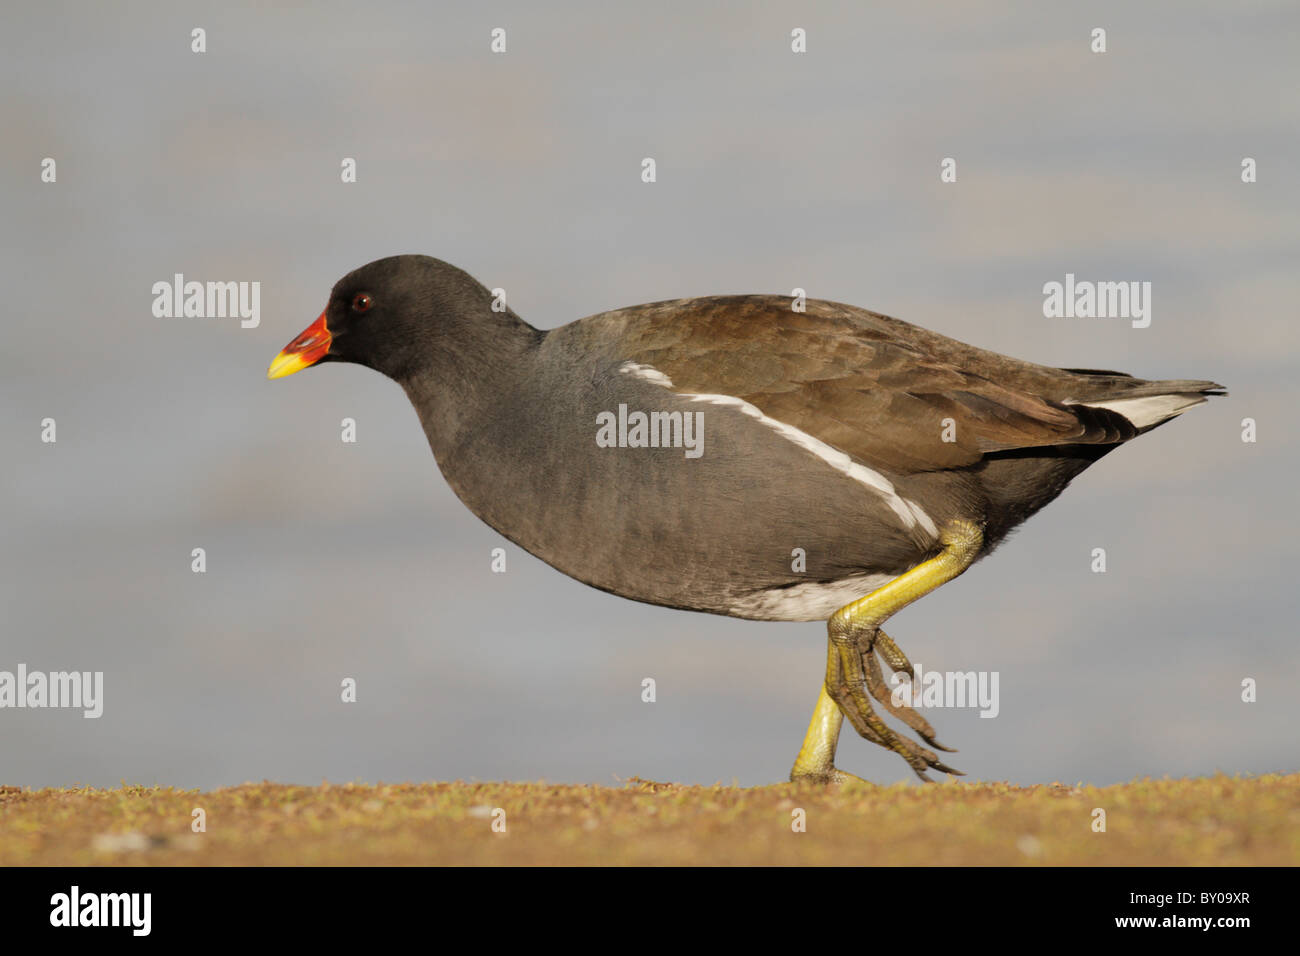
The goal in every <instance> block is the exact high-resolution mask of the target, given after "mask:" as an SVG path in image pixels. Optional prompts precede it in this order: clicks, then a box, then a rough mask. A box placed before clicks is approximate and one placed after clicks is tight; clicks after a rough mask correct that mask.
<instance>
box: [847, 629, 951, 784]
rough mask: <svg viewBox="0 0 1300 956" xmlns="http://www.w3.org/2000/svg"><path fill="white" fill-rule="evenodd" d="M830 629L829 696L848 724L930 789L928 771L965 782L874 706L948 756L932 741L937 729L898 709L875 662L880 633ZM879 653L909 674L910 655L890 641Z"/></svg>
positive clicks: (901, 707) (909, 710)
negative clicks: (876, 703)
mask: <svg viewBox="0 0 1300 956" xmlns="http://www.w3.org/2000/svg"><path fill="white" fill-rule="evenodd" d="M832 621H833V626H832V628H831V634H832V637H831V646H830V654H829V657H828V662H827V673H826V690H827V692H828V693H829V694H830V696H831V698H832V699H833V700H834V701H835V703H836V704H838V705H839V708H840V710H841V711H843V713H844V716H845V717H847V718H848V719H849V723H851V724H852V725H853V729H854V730H856V731H857V732H858V734H859V736H861V737H863V738H864V739H866V740H869V741H871V742H872V743H873V744H877V745H878V746H881V747H884V748H885V749H887V750H892V751H894V752H895V753H897V754H898V755H899V756H901V757H902V758H903V759H904V760H906V761H907V765H908V766H909V767H911V768H912V771H913V772H914V773H915V774H916V775H917V776H918V777H920V778H921V779H922V780H924V781H926V782H927V783H932V782H933V781H932V780H931V778H930V777H928V776H927V775H926V773H927V771H930V770H938V771H940V772H941V773H947V774H952V775H954V776H962V772H961V771H960V770H957V769H956V768H954V767H950V766H948V765H947V764H945V763H943V762H942V761H941V760H940V759H939V756H938V754H936V753H935V752H934V751H933V750H929V749H927V748H925V747H922V746H920V745H919V744H916V743H914V742H913V741H911V740H909V739H907V738H906V737H901V736H899V735H898V734H896V733H895V732H894V731H893V729H892V728H891V727H889V725H888V724H886V723H885V722H884V720H882V719H881V718H880V715H879V714H877V713H876V711H875V708H874V707H873V706H872V704H871V698H872V697H875V698H876V700H877V701H879V702H880V705H881V707H883V708H884V709H885V711H887V712H888V713H890V714H892V715H893V716H895V717H897V718H898V719H899V720H901V721H903V723H905V724H907V725H908V726H909V727H911V728H912V729H913V730H914V731H916V733H917V735H918V736H920V737H921V739H923V740H924V741H925V742H926V743H928V744H930V745H931V746H933V747H937V748H939V749H940V750H948V749H949V748H947V747H944V746H943V745H942V744H940V743H939V742H938V741H937V740H935V737H934V728H933V727H931V726H930V723H929V721H927V720H926V719H925V718H924V717H922V716H921V715H920V714H918V713H916V711H914V710H913V709H912V708H911V707H909V706H906V705H899V704H895V703H894V702H893V700H892V698H891V694H890V688H889V686H888V685H887V684H886V683H885V681H884V678H883V676H882V674H881V670H880V664H879V663H878V662H877V660H876V658H875V654H876V652H877V643H878V640H877V639H878V637H879V636H881V635H880V630H879V628H877V627H862V626H855V627H852V628H844V627H836V626H834V619H832ZM885 642H886V643H884V645H883V646H882V647H881V648H880V654H881V657H882V658H884V660H885V662H886V663H887V664H890V666H891V667H894V665H895V663H896V664H897V665H898V667H897V669H898V670H901V671H903V672H907V671H908V670H910V669H911V663H910V662H908V660H907V657H906V655H904V654H903V652H902V651H901V650H899V648H898V645H897V644H895V643H894V642H893V641H892V640H890V639H889V638H888V637H885Z"/></svg>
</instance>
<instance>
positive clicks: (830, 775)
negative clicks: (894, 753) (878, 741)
mask: <svg viewBox="0 0 1300 956" xmlns="http://www.w3.org/2000/svg"><path fill="white" fill-rule="evenodd" d="M843 723H844V712H843V711H842V710H840V705H839V704H837V703H835V701H834V700H833V699H832V698H831V695H830V694H828V693H826V685H825V684H822V692H821V694H820V695H819V696H818V698H817V706H816V707H815V708H813V715H812V720H811V721H809V723H808V733H807V734H805V735H804V738H803V746H802V747H800V748H799V756H798V757H796V758H795V761H794V769H793V770H791V771H790V779H791V780H812V781H816V782H818V783H844V782H845V781H846V780H858V779H860V778H858V777H854V776H853V775H852V774H847V773H845V772H844V771H842V770H836V769H835V748H836V746H837V745H838V744H839V742H840V727H841V726H842V725H843Z"/></svg>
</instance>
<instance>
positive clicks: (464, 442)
mask: <svg viewBox="0 0 1300 956" xmlns="http://www.w3.org/2000/svg"><path fill="white" fill-rule="evenodd" d="M545 336H546V333H545V332H542V331H540V330H538V329H535V328H533V327H532V326H531V325H529V324H528V323H527V322H525V321H524V320H523V319H521V318H519V316H517V315H515V313H514V312H511V311H506V312H499V313H492V314H491V316H490V318H488V317H483V318H481V319H479V320H477V321H474V322H473V323H468V324H466V325H464V326H462V327H461V330H460V331H459V333H458V334H457V335H456V336H455V337H453V338H451V339H449V340H448V341H446V342H444V343H442V344H441V345H440V347H438V348H436V349H435V350H434V351H435V354H434V355H433V361H432V362H430V363H429V364H428V365H427V366H423V367H421V368H420V369H418V370H416V371H414V372H412V373H411V374H410V375H405V376H402V377H400V378H398V379H397V381H398V384H400V385H401V386H402V388H403V390H404V391H405V392H406V395H407V397H408V398H409V399H410V401H411V404H412V405H414V406H415V410H416V412H417V413H418V414H419V416H420V424H421V425H423V426H424V433H425V435H426V436H427V437H428V439H429V446H430V448H431V449H432V450H433V454H434V457H435V458H436V459H437V460H438V465H439V467H441V468H442V470H443V473H444V474H447V475H448V477H450V474H451V472H452V471H453V470H454V461H455V459H456V457H457V456H458V455H459V454H461V453H462V450H463V449H464V448H465V447H466V446H469V445H472V444H473V443H474V442H475V440H476V437H478V436H480V435H481V433H482V431H483V429H485V428H488V427H502V426H508V422H509V416H510V415H511V409H512V408H513V407H514V405H513V404H512V402H513V401H515V399H516V395H517V392H518V387H519V385H520V383H521V382H523V381H524V380H525V379H526V378H527V376H528V375H529V374H530V372H531V370H532V367H533V363H534V362H536V360H537V351H538V348H539V346H540V345H541V342H542V340H543V339H544V338H545Z"/></svg>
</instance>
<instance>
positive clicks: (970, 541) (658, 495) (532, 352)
mask: <svg viewBox="0 0 1300 956" xmlns="http://www.w3.org/2000/svg"><path fill="white" fill-rule="evenodd" d="M330 362H350V363H354V364H358V365H362V366H366V367H368V368H371V369H373V370H375V371H377V372H379V373H381V374H383V375H385V376H387V377H388V378H390V379H392V380H394V381H395V382H396V383H397V384H398V385H400V386H401V388H402V389H403V390H404V391H405V393H406V396H407V398H408V399H409V400H410V403H411V405H412V406H414V408H415V411H416V413H417V415H418V417H419V420H420V423H421V425H422V427H423V429H424V433H425V436H426V438H427V440H428V443H429V446H430V449H431V451H432V453H433V457H434V459H435V461H436V463H437V466H438V468H439V469H440V471H441V472H442V475H443V476H444V478H445V479H446V481H447V483H448V485H450V487H451V488H452V490H453V491H454V492H455V494H456V495H457V496H458V497H459V498H460V500H461V501H462V502H463V503H464V504H465V505H466V506H467V507H468V508H469V509H470V510H471V511H473V512H474V514H476V515H477V516H478V517H479V518H481V519H482V520H483V521H484V522H486V523H487V524H488V525H489V526H491V527H492V528H493V529H495V530H496V531H497V532H499V533H500V534H501V535H503V536H504V537H505V538H507V539H509V540H510V541H512V542H514V543H515V544H516V545H518V546H519V547H520V548H522V549H524V550H526V551H528V552H529V553H531V554H533V555H535V556H536V557H538V558H540V559H541V560H542V561H545V562H546V563H547V564H549V565H551V566H552V567H554V568H556V569H558V570H559V571H561V572H563V573H564V574H566V575H568V576H570V577H572V578H575V579H576V580H578V581H581V582H583V583H585V584H587V585H590V586H592V587H595V588H598V589H600V590H603V591H607V592H609V593H612V594H616V595H620V596H622V597H624V598H629V599H631V600H634V601H641V602H645V603H649V604H655V605H660V606H664V607H670V608H680V609H684V610H690V611H698V612H706V613H712V614H722V615H727V616H731V617H737V618H744V619H750V620H759V621H824V622H826V627H827V663H826V673H825V679H824V680H823V682H822V686H821V688H820V693H819V696H818V698H817V702H816V704H815V705H814V709H813V716H812V719H811V721H810V723H809V726H808V729H807V732H806V734H805V736H804V739H803V743H802V746H801V747H800V750H799V752H798V755H797V757H796V759H795V763H794V765H793V768H792V770H791V772H790V780H791V781H794V782H796V783H807V784H821V785H838V784H845V783H850V782H856V781H860V780H861V779H862V778H860V777H857V776H856V775H854V774H851V773H848V772H847V771H843V770H841V769H839V768H838V767H837V766H836V765H835V753H836V749H837V747H838V743H839V738H840V731H841V729H842V726H843V721H844V719H845V718H847V719H848V721H849V723H850V725H851V726H852V727H853V729H854V730H855V731H856V732H857V733H858V734H859V735H860V736H861V737H862V738H864V739H866V740H868V741H870V742H871V743H873V744H877V745H879V746H881V747H884V748H885V749H887V750H891V751H893V752H895V753H897V754H898V755H899V756H901V757H902V758H903V759H904V760H905V761H906V762H907V764H908V765H909V766H910V767H911V769H912V770H913V771H914V772H915V774H916V775H917V776H918V777H919V778H920V779H921V780H925V781H931V780H932V778H931V777H930V776H929V774H930V773H931V772H938V773H947V774H950V775H954V776H955V775H960V774H961V771H958V770H956V769H955V768H953V767H951V766H949V765H947V764H946V763H944V762H943V760H942V759H941V758H940V757H939V755H938V754H937V753H936V752H935V751H936V750H941V751H946V752H953V751H952V749H951V748H948V747H945V746H944V745H943V744H941V743H939V741H938V740H937V739H936V737H935V731H934V729H933V727H932V726H931V725H930V723H929V722H928V721H927V720H926V719H925V718H924V717H923V716H922V715H921V714H919V713H918V712H917V711H916V710H915V709H913V708H911V707H909V706H906V705H905V704H903V705H900V704H897V703H895V702H894V700H893V699H892V695H891V693H890V687H889V685H887V684H886V681H885V678H884V672H883V670H882V667H881V665H882V664H884V665H885V666H887V667H889V668H890V669H891V671H892V672H893V673H894V674H895V675H898V674H900V673H902V674H906V675H908V677H909V678H910V677H914V669H913V667H912V664H911V662H910V660H909V659H908V657H907V655H906V654H905V653H904V652H903V650H902V649H901V648H900V647H899V645H898V644H896V643H895V642H894V640H893V639H892V638H891V637H890V636H889V635H888V634H886V633H885V631H884V629H883V626H884V624H885V623H886V622H887V621H888V620H889V618H890V617H891V616H893V615H894V614H895V613H897V612H898V611H899V610H901V609H902V608H904V607H906V606H907V605H909V604H911V603H912V602H914V601H916V600H918V599H919V598H922V597H924V596H926V595H927V594H929V593H930V592H932V591H934V590H935V589H937V588H939V587H940V586H942V585H943V584H945V583H947V582H948V581H950V580H952V579H953V578H955V577H957V576H958V575H960V574H962V573H964V572H965V571H966V570H967V569H969V568H970V567H971V565H973V564H974V563H975V562H976V561H978V560H980V559H981V558H983V557H986V556H987V555H988V554H990V553H991V552H992V551H993V550H994V549H995V548H997V547H998V546H999V545H1000V544H1001V543H1002V542H1003V541H1004V540H1005V539H1006V538H1007V536H1008V535H1009V534H1010V533H1011V532H1012V531H1013V530H1014V529H1015V528H1017V527H1018V526H1019V525H1020V524H1022V523H1023V522H1024V521H1025V520H1026V519H1028V518H1029V517H1030V516H1032V515H1033V514H1034V513H1035V512H1037V511H1038V510H1039V509H1041V508H1042V507H1044V506H1045V505H1047V504H1048V503H1049V502H1051V501H1052V500H1053V499H1055V498H1056V497H1057V496H1058V495H1059V494H1060V493H1061V492H1062V491H1063V490H1064V489H1065V487H1066V486H1067V485H1068V484H1069V483H1070V481H1071V480H1072V479H1073V478H1075V477H1076V476H1077V475H1078V474H1079V473H1080V472H1082V471H1083V470H1084V469H1085V468H1087V467H1088V466H1089V465H1091V464H1093V463H1094V462H1096V461H1097V460H1098V459H1099V458H1101V457H1102V456H1103V455H1105V454H1107V453H1108V452H1110V451H1112V450H1114V449H1115V448H1117V447H1119V446H1120V445H1122V444H1125V443H1127V442H1129V441H1131V440H1132V439H1134V438H1136V437H1137V436H1139V435H1143V434H1145V433H1146V432H1148V431H1151V430H1152V429H1153V428H1157V427H1159V426H1160V425H1162V424H1164V423H1165V422H1167V421H1170V420H1171V419H1173V418H1175V417H1177V416H1179V415H1180V414H1182V413H1183V412H1185V411H1187V410H1188V409H1190V408H1192V407H1194V406H1196V405H1200V404H1202V403H1204V402H1206V401H1207V400H1208V398H1209V397H1211V396H1215V395H1222V394H1226V390H1225V389H1224V388H1223V386H1221V385H1218V384H1216V383H1214V382H1209V381H1195V380H1184V379H1178V380H1165V381H1149V380H1144V379H1140V378H1135V377H1133V376H1131V375H1128V374H1125V373H1123V372H1114V371H1104V370H1097V369H1079V368H1055V367H1050V366H1044V365H1037V364H1033V363H1030V362H1026V361H1021V360H1019V359H1015V358H1011V357H1009V356H1005V355H1001V354H998V353H996V352H991V351H987V350H984V349H980V348H976V347H974V346H971V345H966V344H964V343H962V342H958V341H956V340H955V339H951V338H948V337H946V336H943V335H940V334H938V333H935V332H931V331H927V330H926V329H923V328H921V327H919V326H916V325H912V324H909V323H907V322H904V321H902V320H899V319H895V318H891V317H889V316H886V315H881V314H879V313H876V312H871V311H868V310H866V309H863V308H858V307H856V306H852V305H845V304H841V303H837V302H831V301H824V300H820V299H810V298H802V297H799V298H796V297H792V296H783V295H716V296H703V297H694V298H680V299H670V300H666V301H660V302H653V303H648V304H644V305H636V306H632V307H629V308H621V309H614V310H612V311H608V312H601V313H599V314H597V315H591V316H588V317H586V318H582V319H578V320H577V321H574V322H571V323H569V324H567V325H563V326H560V327H557V328H553V329H549V330H541V329H538V328H534V327H533V326H532V325H530V324H528V323H527V322H525V321H524V320H523V319H522V318H520V317H519V316H518V315H517V314H516V313H515V312H514V311H513V310H512V309H511V308H509V307H507V306H506V305H505V304H504V301H503V300H502V298H501V297H499V296H498V295H495V294H494V293H493V292H492V291H490V290H489V289H487V288H486V287H485V286H484V285H482V284H481V283H480V282H478V281H477V280H475V279H474V278H473V277H472V276H470V275H469V274H468V273H466V272H464V271H463V270H461V269H459V268H457V267H455V266H453V265H451V264H450V263H447V262H444V261H442V260H440V259H436V258H433V257H430V256H425V255H398V256H389V257H386V258H382V259H377V260H375V261H373V262H370V263H369V264H367V265H364V266H361V267H360V268H358V269H356V270H354V271H352V272H350V273H348V274H347V275H345V276H344V277H343V278H342V279H340V280H339V281H338V282H337V283H336V284H335V285H334V287H333V289H332V291H331V292H330V296H329V300H328V303H327V305H326V306H325V308H324V310H323V311H322V312H321V314H320V316H319V318H317V319H316V321H315V322H313V323H312V324H311V325H310V326H308V327H307V328H306V329H305V330H304V331H303V332H302V333H301V334H299V335H298V336H297V337H296V338H294V339H293V340H292V341H291V342H290V343H289V344H288V345H287V346H285V348H284V349H283V350H281V352H280V353H279V354H278V355H276V357H275V359H274V360H273V361H272V363H271V365H270V368H269V369H268V371H267V377H268V378H281V377H283V376H287V375H291V374H293V373H295V372H298V371H301V370H302V369H305V368H308V367H315V366H320V365H324V364H328V363H330ZM796 554H801V555H802V556H803V557H802V558H801V559H796V560H795V561H792V560H791V556H792V555H796ZM897 679H899V680H901V678H897ZM886 716H888V717H890V718H892V719H894V720H895V721H897V722H898V723H900V724H903V725H906V727H907V728H908V729H910V730H911V731H912V732H913V734H915V736H916V737H917V738H918V739H919V741H920V742H918V741H917V740H913V739H912V737H910V736H908V734H907V732H906V731H903V730H902V729H901V728H899V729H896V728H895V727H894V726H893V725H891V724H890V723H887V722H886V721H885V717H886ZM946 759H951V758H946Z"/></svg>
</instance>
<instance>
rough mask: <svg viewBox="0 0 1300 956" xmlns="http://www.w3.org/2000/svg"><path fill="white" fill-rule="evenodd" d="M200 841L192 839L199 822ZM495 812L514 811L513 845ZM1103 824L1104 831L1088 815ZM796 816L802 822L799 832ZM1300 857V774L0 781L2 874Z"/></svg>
mask: <svg viewBox="0 0 1300 956" xmlns="http://www.w3.org/2000/svg"><path fill="white" fill-rule="evenodd" d="M196 807H197V808H202V809H203V810H204V811H205V813H206V826H207V829H206V832H203V833H194V832H191V821H192V815H191V814H192V811H193V810H194V809H195V808H196ZM498 808H500V809H501V810H504V811H505V813H504V826H505V831H504V832H497V831H495V830H494V828H493V827H494V822H495V823H496V826H497V828H498V829H499V828H500V826H501V819H500V816H501V815H500V814H496V813H494V811H496V810H497V809H498ZM1095 808H1101V809H1103V810H1105V812H1106V817H1105V822H1106V831H1105V832H1104V833H1100V832H1094V829H1093V821H1094V809H1095ZM800 810H802V811H803V818H804V821H805V826H806V829H805V831H804V832H795V831H794V829H793V827H792V824H793V823H794V822H795V820H796V818H797V817H798V816H799V814H798V813H797V811H800ZM97 863H98V864H117V865H121V864H140V865H152V864H165V865H230V864H252V865H260V864H279V865H300V864H301V865H348V864H371V865H375V864H380V865H382V864H417V865H418V864H435V865H442V864H453V865H455V864H524V865H532V864H597V865H602V864H652V865H653V864H778V865H784V864H838V865H845V864H850V865H861V864H885V865H898V864H907V865H916V864H922V865H927V864H940V865H953V864H973V865H1008V864H1011V865H1014V864H1029V865H1062V864H1065V865H1086V866H1091V865H1131V864H1137V865H1207V864H1209V865H1233V866H1236V865H1262V864H1271V865H1279V864H1280V865H1296V864H1300V774H1288V775H1280V774H1274V775H1268V776H1262V777H1252V778H1243V777H1227V776H1215V777H1203V778H1195V779H1186V780H1168V779H1166V780H1139V781H1134V782H1132V783H1127V784H1120V785H1118V786H1112V787H1088V786H1076V787H1070V786H1063V785H1060V784H1051V785H1046V786H1033V787H1014V786H1010V785H1008V784H1002V783H943V784H938V785H935V786H927V787H920V786H911V785H904V784H899V785H895V786H889V787H877V786H873V785H870V784H854V785H850V786H846V787H844V788H842V789H839V790H824V789H818V788H810V787H796V786H794V785H792V784H782V785H778V786H769V787H754V788H748V789H744V788H737V787H726V786H721V785H716V786H712V787H698V786H689V787H688V786H678V785H675V784H665V783H652V782H649V781H644V780H639V779H637V778H633V779H632V780H630V781H628V782H626V783H625V784H624V785H623V786H621V787H599V786H561V785H553V784H547V783H460V782H457V783H426V784H391V785H390V784H379V785H375V786H371V785H367V784H344V785H330V784H325V785H322V786H319V787H301V786H284V785H280V784H272V783H261V784H245V785H242V786H238V787H229V788H224V789H220V790H215V791H212V792H211V793H200V792H199V791H184V790H173V789H170V788H150V787H133V786H123V787H121V788H120V789H114V790H96V789H90V788H72V789H47V790H23V789H20V788H17V787H0V864H3V865H66V864H78V865H79V864H97Z"/></svg>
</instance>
